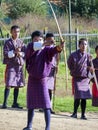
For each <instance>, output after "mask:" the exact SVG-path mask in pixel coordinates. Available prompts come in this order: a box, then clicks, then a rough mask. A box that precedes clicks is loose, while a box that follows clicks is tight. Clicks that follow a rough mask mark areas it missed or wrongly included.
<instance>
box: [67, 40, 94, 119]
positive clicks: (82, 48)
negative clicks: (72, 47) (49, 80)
mask: <svg viewBox="0 0 98 130" xmlns="http://www.w3.org/2000/svg"><path fill="white" fill-rule="evenodd" d="M87 44H88V42H87V40H86V39H85V38H81V39H80V40H79V49H78V50H77V51H76V52H73V53H72V54H71V55H70V56H69V59H68V67H69V70H70V73H71V76H72V77H73V87H74V89H73V90H74V112H73V114H72V115H71V117H73V118H77V110H78V107H79V104H80V100H81V119H84V120H86V119H87V118H86V116H85V110H86V99H90V98H91V93H90V84H89V78H88V71H89V70H90V71H92V68H91V67H90V56H89V55H88V53H87V52H86V50H87Z"/></svg>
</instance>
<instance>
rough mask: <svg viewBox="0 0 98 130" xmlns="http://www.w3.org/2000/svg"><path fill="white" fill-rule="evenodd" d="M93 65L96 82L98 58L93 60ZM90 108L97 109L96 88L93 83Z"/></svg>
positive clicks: (97, 90) (97, 93)
mask: <svg viewBox="0 0 98 130" xmlns="http://www.w3.org/2000/svg"><path fill="white" fill-rule="evenodd" d="M93 65H94V68H95V74H96V78H97V82H98V58H95V59H93ZM92 106H95V107H98V88H97V87H96V84H95V82H94V83H93V85H92Z"/></svg>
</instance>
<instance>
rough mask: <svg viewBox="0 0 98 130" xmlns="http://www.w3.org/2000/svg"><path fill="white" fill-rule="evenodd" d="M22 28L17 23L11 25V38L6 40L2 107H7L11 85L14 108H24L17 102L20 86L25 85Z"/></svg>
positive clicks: (24, 48)
mask: <svg viewBox="0 0 98 130" xmlns="http://www.w3.org/2000/svg"><path fill="white" fill-rule="evenodd" d="M19 34H20V28H19V27H18V26H17V25H14V26H12V27H11V38H9V39H8V40H6V41H5V44H4V48H3V54H4V60H3V63H4V64H6V69H5V91H4V102H3V106H2V108H7V99H8V96H9V92H10V87H12V88H14V94H13V95H14V100H13V105H12V107H13V108H22V107H20V106H19V104H18V103H17V99H18V94H19V88H20V87H23V86H24V83H25V82H24V74H23V65H24V62H25V50H26V47H25V45H24V43H23V41H22V40H20V39H19Z"/></svg>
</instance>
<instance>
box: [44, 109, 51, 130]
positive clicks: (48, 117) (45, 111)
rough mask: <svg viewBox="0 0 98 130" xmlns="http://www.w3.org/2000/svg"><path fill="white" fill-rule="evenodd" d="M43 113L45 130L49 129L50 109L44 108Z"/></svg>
mask: <svg viewBox="0 0 98 130" xmlns="http://www.w3.org/2000/svg"><path fill="white" fill-rule="evenodd" d="M44 115H45V122H46V127H45V130H50V118H51V112H50V109H44Z"/></svg>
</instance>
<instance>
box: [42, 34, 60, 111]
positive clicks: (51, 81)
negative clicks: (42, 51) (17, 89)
mask: <svg viewBox="0 0 98 130" xmlns="http://www.w3.org/2000/svg"><path fill="white" fill-rule="evenodd" d="M44 46H50V47H52V46H55V40H54V35H53V33H47V34H46V38H45V44H44ZM58 61H59V54H56V55H55V56H54V57H53V58H52V68H51V71H50V74H49V76H48V77H47V86H48V91H49V97H50V101H51V113H52V114H55V112H54V111H53V110H52V92H53V91H55V80H56V79H55V78H56V73H57V65H58Z"/></svg>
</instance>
